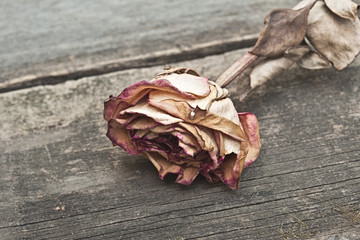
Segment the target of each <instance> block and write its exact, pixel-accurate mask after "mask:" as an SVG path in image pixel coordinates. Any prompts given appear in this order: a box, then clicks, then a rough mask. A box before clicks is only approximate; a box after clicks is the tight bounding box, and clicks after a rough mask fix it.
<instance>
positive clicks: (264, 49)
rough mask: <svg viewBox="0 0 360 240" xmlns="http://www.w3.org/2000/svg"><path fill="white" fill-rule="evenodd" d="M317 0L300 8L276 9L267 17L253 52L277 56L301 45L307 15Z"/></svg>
mask: <svg viewBox="0 0 360 240" xmlns="http://www.w3.org/2000/svg"><path fill="white" fill-rule="evenodd" d="M315 2H316V0H313V1H311V2H310V3H309V4H308V5H307V6H305V7H304V8H301V9H298V10H292V9H275V10H273V11H271V12H270V13H269V15H268V16H266V18H265V24H266V25H265V27H264V29H263V31H262V32H261V33H260V37H259V39H258V41H257V42H256V44H255V46H254V48H253V49H252V50H251V51H250V52H251V53H252V54H255V55H258V56H263V57H270V58H276V57H280V56H282V55H283V53H284V52H285V50H286V49H288V48H290V47H294V46H297V45H299V44H300V43H301V42H302V41H303V39H304V37H305V33H306V25H307V16H308V14H309V11H310V9H311V8H312V6H313V5H314V3H315Z"/></svg>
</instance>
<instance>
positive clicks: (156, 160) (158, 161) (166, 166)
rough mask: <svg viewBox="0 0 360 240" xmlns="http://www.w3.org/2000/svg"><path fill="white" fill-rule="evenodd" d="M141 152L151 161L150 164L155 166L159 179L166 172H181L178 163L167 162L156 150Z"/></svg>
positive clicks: (162, 177)
mask: <svg viewBox="0 0 360 240" xmlns="http://www.w3.org/2000/svg"><path fill="white" fill-rule="evenodd" d="M142 154H143V155H144V156H145V157H146V158H147V159H149V160H150V161H151V162H152V164H153V165H154V166H155V167H156V169H157V170H158V172H159V176H160V178H161V179H164V177H165V176H166V174H168V173H174V174H180V173H182V169H181V167H180V166H179V165H176V164H174V163H170V162H168V161H167V160H166V159H165V158H164V157H163V156H161V155H160V154H159V153H157V152H143V153H142Z"/></svg>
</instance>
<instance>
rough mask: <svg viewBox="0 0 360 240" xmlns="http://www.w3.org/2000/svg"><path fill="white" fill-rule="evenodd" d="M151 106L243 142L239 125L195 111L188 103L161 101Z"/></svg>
mask: <svg viewBox="0 0 360 240" xmlns="http://www.w3.org/2000/svg"><path fill="white" fill-rule="evenodd" d="M151 104H152V105H153V106H155V107H157V108H159V109H161V110H163V111H167V112H168V113H169V114H170V115H172V116H175V117H177V118H180V119H183V120H184V121H186V122H189V123H192V124H197V125H200V126H204V127H207V128H210V129H215V130H217V131H220V132H223V133H225V134H227V135H229V136H231V137H233V138H235V139H237V140H239V141H242V140H243V137H244V133H243V131H242V130H241V128H240V127H239V125H237V124H235V123H234V122H233V121H231V120H229V119H226V118H224V117H222V116H220V115H216V114H213V113H211V112H207V111H204V110H201V109H199V108H195V109H194V108H192V107H191V106H190V105H189V104H188V103H187V102H177V101H175V100H172V99H167V100H163V101H161V102H160V103H151ZM192 113H193V114H192Z"/></svg>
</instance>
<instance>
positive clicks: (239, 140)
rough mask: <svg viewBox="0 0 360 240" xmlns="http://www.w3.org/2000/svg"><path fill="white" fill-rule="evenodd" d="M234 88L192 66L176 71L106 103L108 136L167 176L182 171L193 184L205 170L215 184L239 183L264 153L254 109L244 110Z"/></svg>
mask: <svg viewBox="0 0 360 240" xmlns="http://www.w3.org/2000/svg"><path fill="white" fill-rule="evenodd" d="M228 95H229V94H228V91H227V90H226V89H223V88H221V87H220V86H219V85H217V84H215V83H213V82H211V81H208V79H207V78H204V77H201V76H200V75H199V74H197V73H196V72H195V71H194V70H191V69H184V68H178V69H171V70H168V71H167V72H165V73H162V74H159V75H158V76H156V77H155V78H154V79H153V80H151V81H150V82H146V81H141V82H138V83H136V84H134V85H131V86H129V87H127V88H126V89H124V90H123V92H122V93H121V94H120V95H119V96H117V97H113V96H110V98H109V99H108V100H107V101H106V102H105V109H104V118H105V120H106V121H107V122H108V131H107V136H108V138H109V139H110V140H111V141H112V142H113V145H114V146H115V145H118V146H120V147H122V148H123V149H125V150H126V151H127V152H128V153H130V154H142V155H144V156H145V157H146V158H148V159H149V160H150V161H151V162H152V163H153V165H154V166H155V167H156V168H157V170H158V171H159V176H160V178H161V179H163V178H164V177H165V175H166V174H168V173H173V174H178V177H177V179H176V182H177V183H181V184H184V185H189V184H191V183H192V181H193V180H194V179H195V178H196V176H197V175H198V174H199V173H200V174H201V175H203V176H205V177H206V178H207V180H208V181H209V182H217V181H219V180H221V181H223V182H224V183H225V184H226V185H228V186H229V187H230V188H231V189H237V188H238V187H239V182H240V175H241V172H242V169H243V168H244V167H246V166H248V165H249V164H251V163H252V162H253V161H255V159H256V158H257V156H258V154H259V151H260V137H259V128H258V123H257V119H256V117H255V116H254V115H253V114H251V113H240V114H238V113H237V112H236V110H235V107H234V105H233V103H232V101H231V100H230V99H229V98H228Z"/></svg>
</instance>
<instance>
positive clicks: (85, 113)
mask: <svg viewBox="0 0 360 240" xmlns="http://www.w3.org/2000/svg"><path fill="white" fill-rule="evenodd" d="M243 52H244V51H235V52H229V53H226V54H224V55H217V56H210V57H206V58H203V59H198V60H194V61H187V62H182V63H178V64H175V66H186V67H190V66H191V67H194V68H196V69H197V70H198V71H199V72H200V73H201V74H203V75H204V76H208V77H210V78H211V79H216V77H217V76H218V74H219V73H221V72H222V71H223V70H225V69H226V68H227V67H228V66H229V65H230V64H231V63H232V62H233V61H235V59H236V58H237V57H238V56H240V55H241V54H242V53H243ZM159 71H161V68H160V67H151V68H140V69H131V70H126V71H120V72H116V73H112V74H107V75H101V76H96V77H91V78H84V79H80V80H78V81H67V82H66V83H63V84H58V85H54V86H39V87H34V88H31V89H24V90H19V91H13V92H9V93H4V94H1V95H0V111H1V113H2V114H1V115H0V129H1V135H0V136H1V138H0V152H1V155H0V165H1V166H2V167H1V168H0V189H1V191H0V203H1V204H0V236H1V238H2V239H5V240H6V239H89V238H90V239H105V238H106V239H109V238H112V239H264V240H265V239H286V238H285V237H288V239H296V238H295V237H294V236H297V234H298V235H299V236H300V234H303V235H302V236H303V239H340V237H343V238H345V239H351V240H355V239H359V236H360V230H359V229H360V225H359V223H360V222H359V221H354V223H353V225H352V224H351V222H349V221H348V220H347V216H350V215H351V214H353V215H351V216H356V214H358V213H359V210H360V209H359V208H360V194H359V186H360V178H359V171H360V161H359V160H360V128H359V124H360V89H359V86H360V79H359V77H358V76H359V74H360V69H359V64H358V63H355V64H354V65H353V66H352V67H350V68H349V69H347V70H345V71H342V72H335V71H332V70H324V71H307V70H303V69H298V68H294V69H291V70H289V71H287V72H286V73H284V74H283V75H281V76H279V77H278V78H276V79H274V80H273V81H271V82H268V83H267V84H265V85H264V86H262V87H261V88H259V89H256V90H255V91H254V92H253V93H252V94H251V95H250V96H249V97H248V98H247V99H246V100H245V102H243V103H240V102H239V101H238V100H237V99H236V93H235V89H234V88H235V87H234V85H230V86H229V90H230V92H231V93H232V99H233V100H234V102H235V105H236V108H237V109H238V111H251V112H254V113H255V114H256V115H257V116H258V119H259V124H260V133H261V137H262V145H263V148H262V151H261V154H260V157H259V159H258V160H257V161H256V162H255V163H254V164H253V165H251V166H250V167H249V168H248V169H246V170H245V171H244V172H243V175H242V183H241V186H240V189H239V190H237V191H232V190H230V189H228V188H227V187H226V186H225V185H223V184H220V183H219V184H215V185H211V184H209V183H207V182H206V180H204V179H203V178H201V177H199V178H198V179H197V180H195V182H194V183H193V184H192V185H191V186H188V187H184V186H181V185H177V184H175V183H173V181H174V178H173V177H169V178H167V179H165V181H162V180H160V179H159V178H158V176H157V171H156V170H155V168H154V167H153V166H152V164H151V163H150V162H148V161H147V160H145V159H143V158H142V157H140V156H132V155H129V154H127V153H125V152H124V151H123V150H121V149H120V148H114V147H112V146H111V143H110V141H109V140H108V139H107V138H106V137H105V131H106V123H105V121H104V120H103V119H102V109H103V100H104V99H105V98H106V97H107V96H108V95H109V94H118V93H119V92H120V91H121V90H122V89H123V88H124V87H125V86H127V85H129V84H131V83H134V82H136V81H140V80H143V79H150V78H152V76H154V75H155V74H156V73H157V72H159ZM340 207H342V208H341V209H340ZM338 210H339V211H338ZM340 210H341V211H340ZM300 220H301V221H300ZM300 226H301V227H302V229H301V231H300ZM306 227H307V229H306ZM291 234H293V235H292V236H291ZM304 236H306V237H304Z"/></svg>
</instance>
